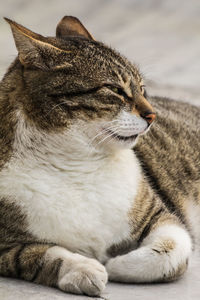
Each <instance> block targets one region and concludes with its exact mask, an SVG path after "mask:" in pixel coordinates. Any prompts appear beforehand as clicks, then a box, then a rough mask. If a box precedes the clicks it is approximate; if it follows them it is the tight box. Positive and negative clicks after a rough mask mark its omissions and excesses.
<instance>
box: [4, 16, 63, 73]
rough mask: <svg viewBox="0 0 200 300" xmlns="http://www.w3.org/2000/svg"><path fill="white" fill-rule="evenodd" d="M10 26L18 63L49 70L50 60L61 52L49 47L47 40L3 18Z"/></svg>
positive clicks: (51, 46)
mask: <svg viewBox="0 0 200 300" xmlns="http://www.w3.org/2000/svg"><path fill="white" fill-rule="evenodd" d="M4 19H5V20H6V21H7V22H8V23H9V24H10V26H11V29H12V33H13V37H14V40H15V44H16V47H17V50H18V56H19V60H20V62H21V63H22V64H23V65H24V66H29V67H37V68H40V69H43V70H45V69H49V67H50V65H51V60H52V64H53V57H54V55H55V53H57V52H58V51H62V50H61V49H58V48H57V47H55V46H53V45H51V44H50V43H49V42H48V41H47V38H45V37H43V36H41V35H39V34H37V33H34V32H32V31H31V30H29V29H27V28H25V27H24V26H22V25H19V24H17V23H16V22H14V21H12V20H10V19H7V18H4Z"/></svg>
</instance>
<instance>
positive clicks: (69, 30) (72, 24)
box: [56, 16, 94, 40]
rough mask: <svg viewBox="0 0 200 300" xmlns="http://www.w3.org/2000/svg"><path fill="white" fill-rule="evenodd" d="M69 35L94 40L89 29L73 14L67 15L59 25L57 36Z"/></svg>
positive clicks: (64, 36)
mask: <svg viewBox="0 0 200 300" xmlns="http://www.w3.org/2000/svg"><path fill="white" fill-rule="evenodd" d="M69 36H82V37H85V38H87V39H90V40H94V38H93V36H92V35H91V34H90V33H89V32H88V31H87V29H86V28H85V27H84V26H83V24H82V23H81V22H80V21H79V19H77V18H75V17H72V16H65V17H64V18H62V20H61V21H60V22H59V23H58V25H57V28H56V37H59V38H66V37H69Z"/></svg>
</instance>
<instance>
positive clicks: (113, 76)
mask: <svg viewBox="0 0 200 300" xmlns="http://www.w3.org/2000/svg"><path fill="white" fill-rule="evenodd" d="M6 21H7V22H8V23H9V24H10V26H11V29H12V33H13V36H14V40H15V44H16V48H17V50H18V57H17V58H16V59H15V61H14V62H13V63H12V65H11V66H10V68H9V69H8V71H7V72H6V74H5V76H4V78H3V80H2V82H1V84H0V145H1V146H0V275H1V276H6V277H15V278H21V279H24V280H27V281H32V282H34V283H38V284H44V285H48V286H52V287H57V288H59V289H60V290H62V291H64V292H69V293H75V294H86V295H89V296H98V295H100V294H101V293H102V292H103V290H104V288H105V286H106V283H107V281H108V280H111V281H119V282H165V281H172V280H175V279H177V278H179V277H180V276H181V275H182V274H183V273H184V272H185V270H186V269H187V265H188V259H189V258H190V256H191V253H192V250H193V248H194V245H195V242H197V241H198V238H199V231H200V155H199V153H200V143H199V137H200V129H199V128H200V109H199V108H198V107H194V106H192V105H189V104H186V103H182V102H177V101H172V100H170V99H167V98H158V97H148V96H147V93H146V90H145V85H144V82H143V78H142V76H141V74H140V72H139V70H138V68H137V67H136V66H135V65H133V64H132V63H130V62H129V61H128V60H127V59H126V58H125V57H123V56H122V55H120V54H119V53H117V52H116V51H115V50H113V49H111V48H109V47H107V46H106V45H104V44H103V43H101V42H98V41H96V40H95V39H94V38H93V36H92V35H91V34H90V33H89V32H88V30H87V29H86V28H85V27H84V26H83V25H82V23H81V22H80V21H79V20H78V19H77V18H75V17H71V16H65V17H64V18H63V19H62V20H61V21H60V22H59V24H58V25H57V29H56V37H43V36H41V35H39V34H36V33H34V32H32V31H30V30H28V29H27V28H25V27H23V26H21V25H19V24H17V23H16V22H14V21H11V20H9V19H6Z"/></svg>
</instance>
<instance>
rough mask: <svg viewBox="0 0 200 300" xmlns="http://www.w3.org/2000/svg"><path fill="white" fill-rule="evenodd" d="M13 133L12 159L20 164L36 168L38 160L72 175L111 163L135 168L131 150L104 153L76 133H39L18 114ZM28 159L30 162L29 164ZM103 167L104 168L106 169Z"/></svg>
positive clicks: (92, 170) (112, 166) (110, 164)
mask: <svg viewBox="0 0 200 300" xmlns="http://www.w3.org/2000/svg"><path fill="white" fill-rule="evenodd" d="M18 119H19V122H18V125H17V130H16V134H15V142H14V151H13V152H14V153H13V157H14V160H17V161H18V163H19V164H20V165H21V164H23V165H26V168H27V167H28V166H29V165H30V168H34V167H37V165H38V162H39V163H42V164H43V166H45V167H46V169H48V168H49V167H51V168H53V169H57V170H58V171H60V172H70V173H71V174H74V175H75V174H77V175H78V174H80V173H85V174H89V173H94V172H95V171H97V170H99V169H101V168H104V167H106V166H107V167H108V168H109V166H110V168H114V167H115V166H116V165H119V164H123V165H124V164H126V163H127V164H130V163H131V165H132V167H134V164H137V160H136V158H135V156H134V153H133V151H132V150H130V149H125V150H122V149H120V150H118V151H117V150H116V151H113V152H106V151H104V150H103V148H101V149H98V150H97V149H96V148H95V147H93V146H91V145H88V143H87V142H86V141H85V140H84V139H83V138H81V137H80V136H76V135H74V136H73V135H68V134H67V132H66V133H44V132H43V133H42V132H41V131H39V130H38V129H36V128H33V127H30V126H28V125H27V124H26V122H25V120H24V119H23V118H22V117H20V116H19V118H18ZM30 162H31V164H30ZM107 167H106V168H107Z"/></svg>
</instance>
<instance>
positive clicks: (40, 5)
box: [0, 0, 200, 300]
mask: <svg viewBox="0 0 200 300" xmlns="http://www.w3.org/2000/svg"><path fill="white" fill-rule="evenodd" d="M64 15H74V16H77V17H78V18H80V20H81V21H82V22H83V23H84V24H85V26H86V27H87V28H88V30H90V31H91V33H92V34H93V35H94V36H95V38H96V39H98V40H102V41H104V42H106V43H107V44H109V45H111V46H112V47H114V48H116V49H118V50H119V51H120V52H121V53H122V54H124V55H126V56H127V57H128V58H129V59H130V60H131V61H132V62H136V63H137V64H138V65H139V66H140V69H141V71H142V73H143V74H144V75H145V77H146V78H147V81H146V84H147V87H148V91H149V92H150V93H151V94H157V95H162V96H169V97H172V98H176V99H183V100H184V101H188V102H190V103H193V104H196V105H200V62H199V54H200V38H199V32H200V17H199V16H200V1H199V0H190V1H188V0H167V1H166V0H109V1H107V0H67V1H66V0H43V1H41V0H34V1H28V0H17V1H16V0H6V1H3V0H1V3H0V45H1V53H0V77H2V76H3V74H4V72H5V70H6V68H7V67H8V65H9V64H10V62H12V61H13V60H14V57H15V56H16V53H17V52H16V49H15V45H14V42H13V39H12V35H11V32H10V29H9V26H8V24H7V23H6V22H4V21H3V18H2V17H3V16H6V17H9V18H11V19H14V20H16V21H17V22H19V23H21V24H22V25H24V26H27V27H28V28H30V29H32V30H33V31H35V32H38V33H40V34H43V35H53V34H54V32H55V26H56V24H57V23H58V22H59V20H60V19H61V18H62V17H63V16H64ZM199 270H200V259H199V258H198V257H197V256H195V257H193V259H192V261H191V263H190V265H189V269H188V272H187V273H186V274H185V276H184V277H183V278H182V279H180V280H179V281H176V282H173V283H168V284H140V285H138V284H127V285H125V284H116V283H109V284H108V286H107V288H106V290H105V292H104V294H103V295H102V296H103V298H104V299H109V300H131V299H134V300H139V299H141V300H147V299H148V300H154V299H162V300H169V299H170V300H175V299H181V300H191V299H193V300H198V299H200V285H199V282H200V271H199ZM13 299H16V300H27V299H28V300H32V299H38V300H43V299H44V300H47V299H48V300H51V299H52V300H53V299H55V300H62V299H69V300H70V299H72V300H73V299H78V300H79V299H80V300H82V299H83V300H84V299H91V298H88V297H86V296H77V295H69V294H64V293H62V292H60V291H58V290H56V289H53V288H47V287H43V286H39V285H34V284H31V283H27V282H24V281H20V280H15V279H6V278H0V300H13ZM92 299H95V298H92Z"/></svg>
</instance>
